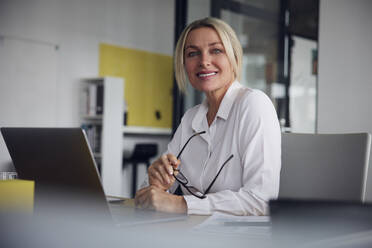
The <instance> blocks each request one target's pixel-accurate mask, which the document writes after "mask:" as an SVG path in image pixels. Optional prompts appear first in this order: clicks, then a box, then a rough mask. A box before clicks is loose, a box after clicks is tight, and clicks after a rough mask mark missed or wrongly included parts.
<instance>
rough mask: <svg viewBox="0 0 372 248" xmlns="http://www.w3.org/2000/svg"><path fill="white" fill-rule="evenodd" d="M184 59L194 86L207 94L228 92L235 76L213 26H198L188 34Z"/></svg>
mask: <svg viewBox="0 0 372 248" xmlns="http://www.w3.org/2000/svg"><path fill="white" fill-rule="evenodd" d="M184 58H185V69H186V73H187V75H188V77H189V81H190V83H191V85H192V86H193V87H194V88H195V89H197V90H199V91H202V92H204V93H206V94H208V93H218V92H221V93H224V92H225V91H226V90H227V88H228V87H229V86H230V85H231V83H232V81H233V79H234V73H233V69H232V66H231V64H230V61H229V59H228V57H227V54H226V51H225V48H224V46H223V44H222V42H221V39H220V37H219V36H218V34H217V32H216V31H215V30H214V29H213V28H209V27H202V28H197V29H194V30H192V31H191V32H190V33H189V34H188V36H187V39H186V43H185V51H184Z"/></svg>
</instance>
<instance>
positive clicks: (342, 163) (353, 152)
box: [279, 133, 371, 201]
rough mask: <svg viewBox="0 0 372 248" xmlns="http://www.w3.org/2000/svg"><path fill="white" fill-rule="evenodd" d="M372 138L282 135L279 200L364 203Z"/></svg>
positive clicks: (364, 135)
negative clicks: (295, 199)
mask: <svg viewBox="0 0 372 248" xmlns="http://www.w3.org/2000/svg"><path fill="white" fill-rule="evenodd" d="M370 146H371V135H370V134H368V133H354V134H298V133H283V134H282V170H281V178H280V190H279V198H298V199H320V200H348V201H349V200H350V201H364V199H365V191H366V181H367V171H368V161H369V153H370Z"/></svg>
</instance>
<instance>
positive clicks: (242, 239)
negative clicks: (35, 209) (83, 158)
mask: <svg viewBox="0 0 372 248" xmlns="http://www.w3.org/2000/svg"><path fill="white" fill-rule="evenodd" d="M126 205H127V206H133V200H129V201H127V202H126ZM0 217H1V216H0ZM208 217H209V216H198V215H190V216H188V217H187V219H186V220H184V221H172V222H165V223H153V224H146V225H139V226H132V227H124V228H117V227H114V226H113V225H107V223H105V224H104V223H100V222H98V221H95V220H92V219H83V220H81V219H79V218H76V216H74V215H72V216H55V215H52V216H51V215H48V214H45V215H44V216H41V218H36V219H30V218H28V219H20V218H9V217H8V218H7V219H2V222H1V223H0V225H2V227H1V231H0V247H31V248H32V247H35V248H36V247H51V248H59V247H61V248H62V247H79V248H80V247H90V248H95V247H97V248H98V247H99V248H102V247H104V248H114V247H120V248H126V247H129V248H131V247H135V248H137V247H139V248H141V247H146V248H148V247H149V248H155V247H162V248H167V247H172V248H183V247H185V248H186V247H187V248H197V247H211V248H212V247H213V248H216V247H223V248H226V247H227V248H232V247H234V248H235V247H247V245H248V244H249V246H250V247H269V243H268V241H265V242H262V241H258V240H252V239H251V238H250V237H249V236H248V235H247V236H241V235H239V236H234V235H230V234H228V235H221V234H215V233H205V232H202V231H200V230H195V229H193V227H195V226H196V225H198V224H200V223H202V222H203V221H204V220H206V219H207V218H208ZM4 220H5V221H4ZM4 227H6V228H4ZM30 237H32V238H30ZM4 241H5V244H6V245H4ZM1 242H3V243H1ZM258 244H259V245H258Z"/></svg>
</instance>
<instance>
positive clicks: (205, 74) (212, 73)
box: [199, 72, 217, 77]
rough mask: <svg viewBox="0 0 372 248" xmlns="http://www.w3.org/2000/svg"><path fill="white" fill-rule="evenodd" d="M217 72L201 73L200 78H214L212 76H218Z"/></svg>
mask: <svg viewBox="0 0 372 248" xmlns="http://www.w3.org/2000/svg"><path fill="white" fill-rule="evenodd" d="M216 74H217V72H211V73H200V74H199V77H208V76H212V75H216Z"/></svg>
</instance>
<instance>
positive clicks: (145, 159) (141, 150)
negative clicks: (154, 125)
mask: <svg viewBox="0 0 372 248" xmlns="http://www.w3.org/2000/svg"><path fill="white" fill-rule="evenodd" d="M157 154H158V145H157V144H152V143H142V144H141V143H139V144H136V145H135V147H134V151H133V154H132V155H131V156H130V157H128V158H126V157H124V158H123V167H125V166H126V165H127V164H132V197H134V196H135V195H136V190H137V167H138V164H145V165H146V168H147V169H148V167H149V166H150V158H152V157H154V156H156V155H157Z"/></svg>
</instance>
